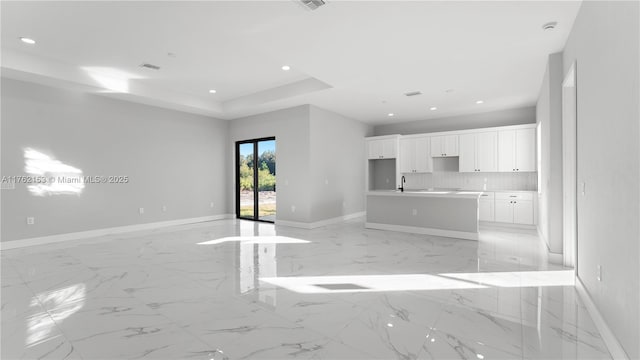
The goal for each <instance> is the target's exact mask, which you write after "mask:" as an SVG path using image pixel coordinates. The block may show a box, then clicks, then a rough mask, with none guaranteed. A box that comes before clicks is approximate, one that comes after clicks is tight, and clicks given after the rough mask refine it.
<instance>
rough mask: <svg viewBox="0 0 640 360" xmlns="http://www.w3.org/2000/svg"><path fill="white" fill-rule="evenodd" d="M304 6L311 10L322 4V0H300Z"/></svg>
mask: <svg viewBox="0 0 640 360" xmlns="http://www.w3.org/2000/svg"><path fill="white" fill-rule="evenodd" d="M300 1H301V2H302V4H304V6H306V7H308V8H309V9H311V10H315V9H317V8H319V7H320V6H322V5H324V4H325V2H324V0H300Z"/></svg>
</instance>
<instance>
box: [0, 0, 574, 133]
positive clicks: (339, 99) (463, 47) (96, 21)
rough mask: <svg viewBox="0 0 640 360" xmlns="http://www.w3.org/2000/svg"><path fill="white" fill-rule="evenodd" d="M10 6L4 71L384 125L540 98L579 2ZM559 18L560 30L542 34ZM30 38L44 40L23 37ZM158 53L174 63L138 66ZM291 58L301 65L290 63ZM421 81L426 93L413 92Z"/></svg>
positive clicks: (173, 99) (214, 111)
mask: <svg viewBox="0 0 640 360" xmlns="http://www.w3.org/2000/svg"><path fill="white" fill-rule="evenodd" d="M1 7H2V8H1V12H2V25H1V26H2V68H3V76H7V77H14V78H20V79H26V80H30V81H38V82H42V83H47V84H55V85H57V86H61V85H62V86H73V87H82V88H83V89H87V90H89V91H96V92H100V93H104V94H105V95H109V96H114V97H119V98H124V99H128V100H131V101H137V102H143V103H148V104H153V105H158V106H163V107H168V108H174V109H180V110H185V111H190V112H194V113H200V114H206V115H210V116H214V117H218V118H223V119H233V118H237V117H241V116H246V115H251V114H256V113H260V112H264V111H270V110H275V109H280V108H285V107H290V106H295V105H300V104H314V105H317V106H320V107H322V108H325V109H328V110H333V111H335V112H338V113H341V114H343V115H345V116H349V117H352V118H355V119H358V120H361V121H363V122H367V123H371V124H380V123H391V122H401V121H409V120H418V119H429V118H438V117H443V116H453V115H460V114H467V113H477V112H485V111H492V110H499V109H506V108H515V107H522V106H530V105H533V104H535V102H536V99H537V96H538V91H539V89H540V85H541V82H542V77H543V74H544V71H545V66H546V59H547V56H548V55H549V54H550V53H554V52H558V51H561V50H562V48H563V46H564V43H565V42H566V39H567V36H568V34H569V31H570V29H571V26H572V24H573V21H574V19H575V16H576V14H577V11H578V8H579V7H580V2H578V1H568V2H560V1H548V2H542V1H495V2H485V1H467V2H459V1H448V2H447V1H440V2H435V1H406V2H404V1H337V0H333V1H331V0H327V4H326V5H325V6H323V7H321V8H319V9H318V10H315V11H310V10H308V9H306V8H304V7H303V6H302V5H301V4H300V3H299V2H298V1H295V0H283V1H257V2H248V1H226V2H223V1H202V2H187V1H176V2H169V1H143V2H131V1H128V2H108V1H86V2H83V1H75V2H73V1H72V2H57V1H48V2H29V1H28V2H10V1H2V3H1ZM549 21H557V22H558V26H557V27H556V29H555V30H553V31H543V30H542V25H543V24H544V23H546V22H549ZM23 36H24V37H30V38H33V39H35V40H36V41H37V43H36V44H35V45H27V44H24V43H22V42H21V41H19V37H23ZM168 53H173V54H175V56H169V55H168ZM145 62H146V63H152V64H155V65H159V66H160V67H161V69H160V70H159V71H154V70H149V69H145V68H141V67H139V65H140V64H141V63H145ZM285 64H286V65H290V66H291V70H290V71H287V72H285V71H282V70H281V66H282V65H285ZM209 89H216V90H217V93H216V94H209V92H208V90H209ZM447 89H453V90H454V91H453V92H446V91H445V90H447ZM415 90H419V91H421V92H422V93H423V94H422V95H420V96H416V97H411V98H408V97H405V96H404V95H403V93H405V92H407V91H415ZM476 100H484V104H482V105H477V104H476V103H475V102H476ZM431 106H437V107H438V110H436V111H430V110H429V107H431ZM390 112H392V113H394V114H395V116H394V117H393V118H390V117H388V116H387V113H390Z"/></svg>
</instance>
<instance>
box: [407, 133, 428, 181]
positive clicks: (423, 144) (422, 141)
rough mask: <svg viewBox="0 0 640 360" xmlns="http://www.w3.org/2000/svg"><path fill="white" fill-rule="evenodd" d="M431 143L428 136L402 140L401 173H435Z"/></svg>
mask: <svg viewBox="0 0 640 360" xmlns="http://www.w3.org/2000/svg"><path fill="white" fill-rule="evenodd" d="M430 144H431V141H430V139H429V137H427V136H421V137H402V138H401V139H400V172H401V173H428V172H432V171H433V159H432V158H431V154H430V152H429V150H430Z"/></svg>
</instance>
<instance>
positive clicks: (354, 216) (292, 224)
mask: <svg viewBox="0 0 640 360" xmlns="http://www.w3.org/2000/svg"><path fill="white" fill-rule="evenodd" d="M365 214H366V212H364V211H361V212H357V213H353V214H347V215H343V216H338V217H335V218H331V219H326V220H320V221H316V222H312V223H306V222H300V221H288V220H277V219H276V225H282V226H290V227H295V228H300V229H315V228H319V227H322V226H327V225H332V224H339V223H341V222H344V221H347V220H351V219H357V218H360V217H363V216H365Z"/></svg>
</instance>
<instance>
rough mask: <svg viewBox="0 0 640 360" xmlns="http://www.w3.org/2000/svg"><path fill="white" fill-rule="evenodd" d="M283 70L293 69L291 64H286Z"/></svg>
mask: <svg viewBox="0 0 640 360" xmlns="http://www.w3.org/2000/svg"><path fill="white" fill-rule="evenodd" d="M282 70H284V71H289V70H291V66H289V65H284V66H283V67H282Z"/></svg>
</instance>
